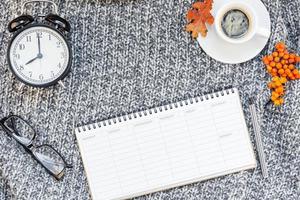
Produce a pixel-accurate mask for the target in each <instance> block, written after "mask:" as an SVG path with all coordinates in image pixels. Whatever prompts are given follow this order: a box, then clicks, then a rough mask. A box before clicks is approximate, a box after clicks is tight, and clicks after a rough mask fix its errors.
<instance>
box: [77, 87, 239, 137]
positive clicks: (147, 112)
mask: <svg viewBox="0 0 300 200" xmlns="http://www.w3.org/2000/svg"><path fill="white" fill-rule="evenodd" d="M236 91H237V90H236V89H235V88H231V89H227V90H223V91H220V92H215V93H212V94H207V95H203V96H199V97H195V98H190V99H187V100H183V101H179V102H176V103H171V104H168V105H163V106H159V107H156V108H151V109H148V110H144V111H138V112H135V113H130V114H127V115H123V116H117V117H115V118H112V119H107V120H104V121H101V122H98V123H93V124H89V125H85V126H81V127H78V128H76V131H77V132H79V133H81V132H86V131H88V130H91V129H97V128H101V127H103V126H110V125H112V124H117V123H120V122H124V121H127V120H132V119H135V118H139V117H143V116H147V115H153V114H156V113H158V112H164V111H167V110H171V109H176V108H178V107H183V106H187V105H190V104H194V103H200V102H203V101H207V100H209V99H214V98H219V97H220V96H225V95H229V94H230V93H235V92H236Z"/></svg>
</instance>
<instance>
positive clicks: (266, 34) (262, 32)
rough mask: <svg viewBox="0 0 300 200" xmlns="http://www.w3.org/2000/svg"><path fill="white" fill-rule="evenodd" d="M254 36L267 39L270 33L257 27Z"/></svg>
mask: <svg viewBox="0 0 300 200" xmlns="http://www.w3.org/2000/svg"><path fill="white" fill-rule="evenodd" d="M256 35H259V36H261V37H265V38H268V37H269V36H270V31H269V30H268V29H265V28H259V27H258V28H257V30H256Z"/></svg>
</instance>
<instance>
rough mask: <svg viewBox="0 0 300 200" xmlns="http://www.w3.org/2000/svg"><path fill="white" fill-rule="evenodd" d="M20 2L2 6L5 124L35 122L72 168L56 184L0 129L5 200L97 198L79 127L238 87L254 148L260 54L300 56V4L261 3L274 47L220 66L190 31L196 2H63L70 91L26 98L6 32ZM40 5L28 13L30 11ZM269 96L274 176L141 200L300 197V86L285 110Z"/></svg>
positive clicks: (266, 132)
mask: <svg viewBox="0 0 300 200" xmlns="http://www.w3.org/2000/svg"><path fill="white" fill-rule="evenodd" d="M253 1H255V0H253ZM22 2H23V1H11V0H2V1H1V3H0V13H1V14H0V31H1V35H0V41H1V42H0V43H1V46H0V48H1V50H0V64H1V65H0V95H1V96H0V117H1V118H2V117H4V116H7V115H8V114H9V112H13V113H15V114H18V115H20V116H23V117H24V118H26V119H28V120H29V121H30V122H31V124H32V125H33V126H34V127H35V129H36V131H37V133H38V136H37V138H36V141H35V144H43V143H48V144H51V145H53V146H54V147H55V148H57V149H58V150H59V151H60V152H61V153H62V154H63V155H64V156H65V158H66V160H67V161H68V162H71V163H72V164H73V166H74V168H73V169H71V170H67V171H66V175H65V177H64V179H63V180H62V181H59V182H58V181H56V180H54V178H52V177H51V176H50V175H48V174H47V173H46V172H45V170H44V169H43V168H42V167H41V166H40V165H38V164H37V162H36V161H35V160H33V159H32V158H31V157H30V156H29V155H28V154H27V153H26V152H25V151H24V150H23V149H22V148H21V147H20V146H19V145H18V144H17V143H16V142H15V141H14V140H12V139H11V138H9V137H7V135H6V134H5V133H4V132H3V131H0V199H8V200H10V199H18V200H23V199H30V200H35V199H43V200H52V199H53V200H56V199H57V200H69V199H79V200H81V199H83V200H85V199H90V196H89V192H88V185H87V180H86V176H85V174H84V170H83V166H82V161H81V158H80V154H79V150H78V146H77V143H76V138H75V135H74V132H73V129H74V127H76V126H79V125H84V124H87V123H91V122H96V121H101V120H104V119H107V118H111V117H114V116H117V115H121V114H126V113H130V112H133V111H137V110H141V109H147V108H151V107H155V106H159V105H164V104H168V103H170V102H175V101H178V100H183V99H186V98H190V97H194V96H197V95H201V94H206V93H209V92H212V91H217V90H220V89H222V88H225V87H230V86H235V87H237V88H238V89H239V90H240V94H241V99H242V104H243V108H244V112H245V117H246V120H247V125H248V127H249V133H250V135H251V138H252V142H253V136H254V133H253V128H252V123H251V121H250V113H249V106H248V99H249V97H251V96H252V95H257V94H258V93H259V92H262V91H263V89H265V88H266V84H267V81H268V80H270V76H269V75H268V74H267V73H266V70H265V68H264V66H263V64H262V62H261V57H262V55H265V54H267V53H270V52H271V51H272V50H273V47H274V44H275V43H276V42H277V41H280V40H284V41H285V42H286V44H287V46H288V47H289V49H292V50H294V51H296V52H298V53H300V51H299V50H300V48H299V47H300V40H299V34H300V13H299V12H300V10H299V7H300V1H299V0H290V1H289V0H282V1H279V0H263V2H264V4H265V5H266V7H267V9H268V11H269V12H270V16H271V23H272V34H271V37H270V41H269V42H268V44H267V45H266V47H265V48H264V50H263V51H262V53H261V54H260V55H258V56H257V57H256V58H255V59H252V60H250V61H248V62H246V63H243V64H238V65H229V64H223V63H220V62H216V61H215V60H213V59H212V58H210V57H209V56H207V55H206V54H205V52H203V50H202V49H201V48H200V46H199V45H198V43H197V42H196V41H195V40H193V39H192V38H191V37H190V35H189V34H188V33H186V32H185V31H184V26H185V24H186V20H185V14H186V11H187V10H188V8H189V7H190V6H191V3H192V2H193V1H192V0H121V1H116V0H97V1H96V0H95V1H80V0H70V1H64V0H61V1H56V2H57V3H58V4H59V8H60V14H61V15H62V16H64V17H65V18H67V19H68V20H69V22H70V23H71V26H72V32H71V33H70V35H69V40H70V43H71V45H72V51H73V63H72V70H71V73H70V74H69V75H68V76H67V77H66V78H65V80H64V84H65V86H66V87H65V88H62V87H61V86H59V85H56V86H54V87H51V88H47V89H36V88H30V87H24V88H23V89H22V90H21V91H18V87H19V82H18V81H16V80H15V78H14V77H13V75H12V73H11V72H10V71H9V70H8V64H7V59H6V52H7V46H8V43H9V41H10V38H11V37H12V34H10V33H8V31H6V26H7V24H8V22H9V20H12V19H13V18H14V17H15V16H17V14H18V12H20V10H21V3H22ZM45 6H46V5H43V7H42V8H44V7H45ZM40 8H41V7H39V6H36V7H35V8H34V9H33V10H32V8H29V9H28V13H33V12H37V10H39V9H40ZM4 31H5V32H4ZM208 34H209V33H208ZM2 36H3V38H2ZM2 39H3V40H2ZM241 51H243V49H241ZM236 56H239V54H238V53H237V55H236ZM268 95H269V91H266V92H264V93H263V95H262V96H261V97H260V98H259V100H258V101H257V102H256V103H257V108H258V109H259V113H260V116H261V118H262V130H263V133H262V135H263V142H264V144H265V145H264V146H265V152H266V155H267V156H266V157H267V163H268V169H269V174H270V176H269V178H268V179H263V178H262V174H261V170H260V167H259V165H258V167H257V169H255V170H249V171H243V172H240V173H235V174H231V175H227V176H224V177H220V178H215V179H212V180H208V181H204V182H198V183H194V184H190V185H186V186H183V187H178V188H174V189H170V190H167V191H163V192H157V193H154V194H149V195H146V196H143V197H140V198H137V199H145V200H146V199H272V200H273V199H285V200H287V199H289V200H293V199H295V200H296V199H299V195H300V183H299V182H300V180H299V177H300V172H299V171H300V169H299V166H300V158H299V153H300V152H299V149H300V146H299V144H300V140H299V129H300V121H299V116H300V101H299V98H300V81H293V82H291V83H288V84H287V92H286V97H285V101H286V102H285V104H284V106H282V107H280V108H275V107H274V106H272V105H267V106H266V107H265V108H264V107H263V105H264V103H265V102H264V101H262V99H268ZM253 145H254V148H255V144H254V143H253ZM256 155H257V154H256Z"/></svg>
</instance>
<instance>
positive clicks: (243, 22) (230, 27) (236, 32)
mask: <svg viewBox="0 0 300 200" xmlns="http://www.w3.org/2000/svg"><path fill="white" fill-rule="evenodd" d="M221 26H222V29H223V31H224V33H225V34H226V35H227V36H228V37H230V38H240V37H242V36H244V35H245V34H246V33H247V31H248V29H249V19H248V17H247V15H246V14H245V13H244V12H242V11H241V10H238V9H233V10H230V11H228V12H227V13H225V15H224V17H223V19H222V22H221Z"/></svg>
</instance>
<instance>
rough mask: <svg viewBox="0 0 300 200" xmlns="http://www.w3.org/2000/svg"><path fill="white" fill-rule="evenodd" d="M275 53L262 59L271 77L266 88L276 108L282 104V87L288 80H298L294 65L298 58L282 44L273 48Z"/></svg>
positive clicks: (297, 72) (299, 60) (297, 71)
mask: <svg viewBox="0 0 300 200" xmlns="http://www.w3.org/2000/svg"><path fill="white" fill-rule="evenodd" d="M275 49H276V50H275V51H274V52H273V53H272V54H270V55H267V56H264V57H263V58H262V60H263V62H264V64H265V65H266V68H267V70H268V72H269V73H270V74H271V76H272V81H271V82H269V83H268V87H269V88H270V89H271V90H272V97H271V100H272V101H273V103H274V104H275V105H276V106H279V105H281V104H283V102H284V100H283V95H284V89H285V88H284V86H285V84H286V83H287V81H289V80H296V79H300V73H299V70H298V69H296V66H295V65H296V64H297V63H299V62H300V56H298V55H296V54H294V53H289V52H288V51H287V49H286V46H285V44H284V43H283V42H279V43H277V44H276V46H275Z"/></svg>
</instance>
